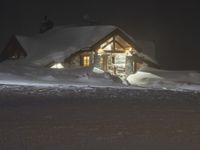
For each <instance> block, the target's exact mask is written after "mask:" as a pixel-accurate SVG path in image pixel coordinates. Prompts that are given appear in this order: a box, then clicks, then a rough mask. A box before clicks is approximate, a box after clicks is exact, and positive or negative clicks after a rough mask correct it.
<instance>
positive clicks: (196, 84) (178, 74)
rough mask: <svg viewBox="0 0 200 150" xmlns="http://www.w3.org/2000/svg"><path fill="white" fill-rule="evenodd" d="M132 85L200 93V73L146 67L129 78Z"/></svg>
mask: <svg viewBox="0 0 200 150" xmlns="http://www.w3.org/2000/svg"><path fill="white" fill-rule="evenodd" d="M127 81H128V82H129V84H130V85H137V86H142V87H151V88H161V89H174V90H181V89H183V90H195V91H200V73H198V72H195V71H168V70H160V69H154V68H149V67H144V68H142V69H141V70H139V71H138V72H137V73H135V74H131V75H129V76H128V77H127Z"/></svg>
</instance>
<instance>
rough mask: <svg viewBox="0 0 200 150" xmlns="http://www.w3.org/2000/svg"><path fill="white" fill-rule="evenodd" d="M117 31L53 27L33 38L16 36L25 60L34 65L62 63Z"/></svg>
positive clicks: (108, 27)
mask: <svg viewBox="0 0 200 150" xmlns="http://www.w3.org/2000/svg"><path fill="white" fill-rule="evenodd" d="M115 29H117V27H115V26H111V25H107V26H81V27H80V26H79V27H65V26H61V27H55V28H53V29H52V30H49V31H48V32H45V33H44V34H38V35H36V36H33V37H25V36H16V38H17V40H18V41H19V43H20V44H21V46H22V47H23V48H24V49H25V51H26V52H27V54H28V56H27V58H26V59H27V60H28V61H31V62H34V63H36V64H47V63H49V61H55V62H57V61H63V60H64V59H65V58H67V57H69V56H70V55H71V54H73V53H75V52H76V51H79V50H85V49H89V48H90V47H91V46H93V45H94V44H96V43H97V42H98V41H99V40H101V39H102V38H104V37H105V36H107V35H108V34H109V33H111V32H112V31H114V30H115Z"/></svg>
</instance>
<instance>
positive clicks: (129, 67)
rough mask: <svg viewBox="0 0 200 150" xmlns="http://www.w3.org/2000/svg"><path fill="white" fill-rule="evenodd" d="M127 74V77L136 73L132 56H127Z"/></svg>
mask: <svg viewBox="0 0 200 150" xmlns="http://www.w3.org/2000/svg"><path fill="white" fill-rule="evenodd" d="M125 73H126V75H127V76H128V75H130V74H133V73H134V72H133V57H132V56H126V64H125Z"/></svg>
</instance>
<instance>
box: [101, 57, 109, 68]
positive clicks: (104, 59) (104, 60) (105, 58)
mask: <svg viewBox="0 0 200 150" xmlns="http://www.w3.org/2000/svg"><path fill="white" fill-rule="evenodd" d="M102 58H103V66H102V68H103V71H107V70H108V67H107V66H108V65H107V64H108V56H107V55H102Z"/></svg>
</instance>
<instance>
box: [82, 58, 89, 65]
mask: <svg viewBox="0 0 200 150" xmlns="http://www.w3.org/2000/svg"><path fill="white" fill-rule="evenodd" d="M89 66H90V56H83V67H89Z"/></svg>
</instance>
